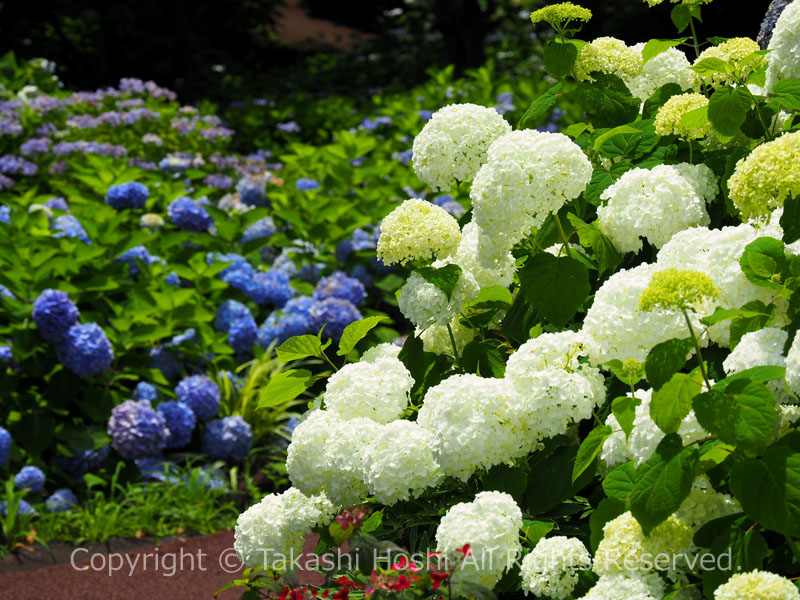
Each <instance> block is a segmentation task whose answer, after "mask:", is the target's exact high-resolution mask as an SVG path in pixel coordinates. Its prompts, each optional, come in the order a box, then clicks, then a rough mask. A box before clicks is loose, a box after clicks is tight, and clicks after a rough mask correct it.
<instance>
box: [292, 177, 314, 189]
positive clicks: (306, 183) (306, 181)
mask: <svg viewBox="0 0 800 600" xmlns="http://www.w3.org/2000/svg"><path fill="white" fill-rule="evenodd" d="M295 187H296V188H297V189H298V190H300V191H301V192H310V191H311V190H316V189H317V188H319V182H318V181H317V180H315V179H310V178H309V177H301V178H300V179H298V180H297V183H295Z"/></svg>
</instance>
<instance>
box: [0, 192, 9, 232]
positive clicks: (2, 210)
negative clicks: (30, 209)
mask: <svg viewBox="0 0 800 600" xmlns="http://www.w3.org/2000/svg"><path fill="white" fill-rule="evenodd" d="M0 189H3V188H2V187H0ZM0 223H5V224H6V225H11V207H9V206H0Z"/></svg>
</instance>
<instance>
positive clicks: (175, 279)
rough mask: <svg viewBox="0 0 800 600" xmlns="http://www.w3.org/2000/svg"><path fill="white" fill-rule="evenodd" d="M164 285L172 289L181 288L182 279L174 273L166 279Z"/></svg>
mask: <svg viewBox="0 0 800 600" xmlns="http://www.w3.org/2000/svg"><path fill="white" fill-rule="evenodd" d="M164 283H166V284H167V285H171V286H172V287H180V286H181V278H180V276H179V275H178V274H177V273H176V272H175V271H172V272H171V273H170V274H169V275H167V276H166V277H164Z"/></svg>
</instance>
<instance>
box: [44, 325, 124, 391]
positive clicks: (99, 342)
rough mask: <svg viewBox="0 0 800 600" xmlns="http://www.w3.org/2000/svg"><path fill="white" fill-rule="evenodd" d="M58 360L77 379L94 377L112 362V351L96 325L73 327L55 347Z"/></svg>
mask: <svg viewBox="0 0 800 600" xmlns="http://www.w3.org/2000/svg"><path fill="white" fill-rule="evenodd" d="M56 354H57V355H58V360H59V362H61V364H62V365H64V366H65V367H66V368H67V369H69V370H70V371H72V372H73V373H75V374H76V375H77V376H78V377H82V378H89V377H96V376H98V375H102V374H103V373H105V372H106V371H107V370H108V368H109V367H110V366H111V363H112V362H114V349H113V348H112V347H111V342H109V341H108V338H107V337H106V334H105V332H104V331H103V330H102V329H101V328H100V326H99V325H98V324H97V323H84V324H81V325H73V326H72V327H70V328H69V331H67V334H66V335H65V336H64V338H63V339H61V340H60V341H59V342H58V345H57V346H56Z"/></svg>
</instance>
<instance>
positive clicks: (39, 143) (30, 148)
mask: <svg viewBox="0 0 800 600" xmlns="http://www.w3.org/2000/svg"><path fill="white" fill-rule="evenodd" d="M48 150H50V139H49V138H31V139H29V140H27V141H25V142H23V143H22V144H21V145H20V147H19V151H20V153H21V154H22V155H23V156H35V155H37V154H44V153H45V152H47V151H48Z"/></svg>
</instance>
